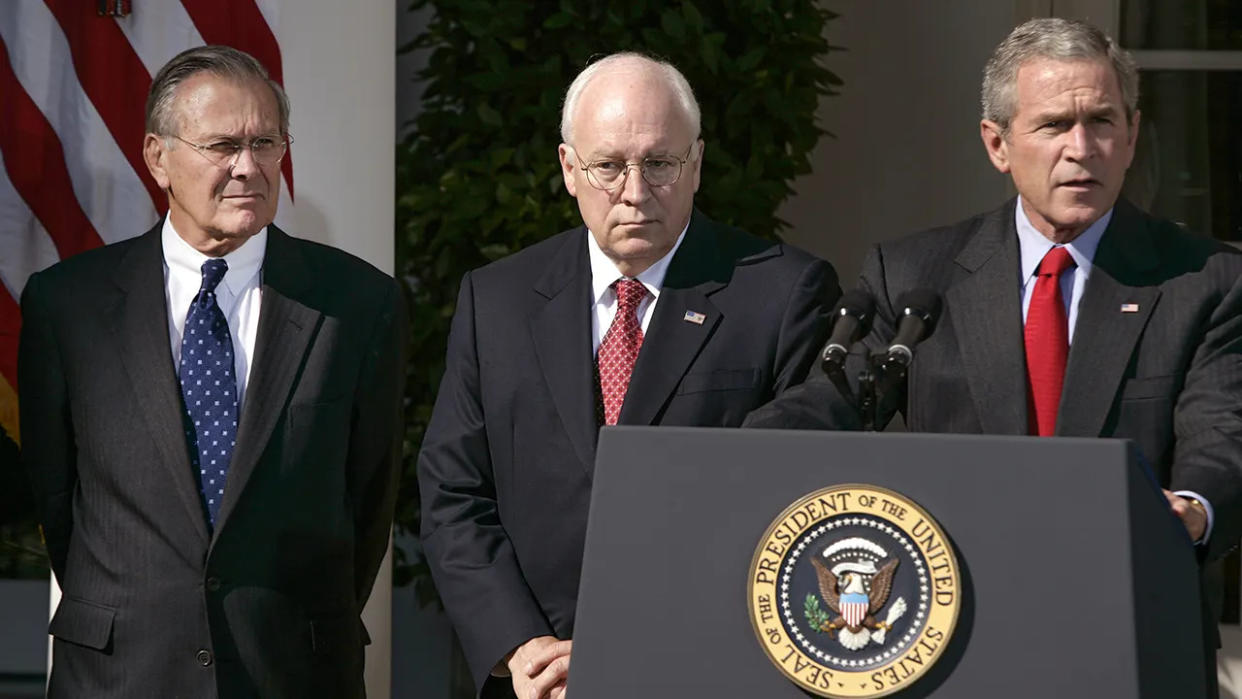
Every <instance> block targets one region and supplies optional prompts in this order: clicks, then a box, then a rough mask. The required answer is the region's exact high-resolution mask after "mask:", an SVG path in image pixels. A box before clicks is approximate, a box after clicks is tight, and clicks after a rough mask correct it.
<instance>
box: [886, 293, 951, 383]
mask: <svg viewBox="0 0 1242 699" xmlns="http://www.w3.org/2000/svg"><path fill="white" fill-rule="evenodd" d="M897 308H899V309H901V310H900V315H899V316H898V318H897V336H896V337H894V338H893V344H891V345H889V347H888V356H887V357H885V360H884V364H885V365H886V367H896V368H899V369H901V370H904V369H906V368H907V367H909V366H910V362H912V361H914V346H915V345H917V344H918V343H920V342H922V341H923V340H925V339H927V337H928V336H929V335H931V334H932V331H933V330H935V329H936V321H937V320H939V319H940V295H939V294H937V293H936V292H934V291H931V290H929V289H913V290H911V291H907V292H906V293H904V294H902V295H901V296H900V297H899V298H898V299H897Z"/></svg>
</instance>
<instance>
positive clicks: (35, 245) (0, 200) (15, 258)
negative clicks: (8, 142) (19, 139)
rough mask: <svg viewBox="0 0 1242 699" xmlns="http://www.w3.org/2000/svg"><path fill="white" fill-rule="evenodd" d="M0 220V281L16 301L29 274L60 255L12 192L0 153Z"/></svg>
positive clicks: (55, 259)
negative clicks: (1, 225) (1, 228)
mask: <svg viewBox="0 0 1242 699" xmlns="http://www.w3.org/2000/svg"><path fill="white" fill-rule="evenodd" d="M0 221H2V222H4V235H0V281H3V282H4V286H5V288H6V289H8V290H9V295H10V296H12V297H13V299H14V300H18V299H20V298H21V295H22V289H24V288H25V287H26V280H27V279H29V278H30V275H32V274H34V273H35V272H38V271H39V270H42V269H45V268H47V267H50V266H52V265H53V264H55V263H56V261H57V260H59V259H60V255H59V254H58V253H57V252H56V245H55V243H53V242H52V236H50V235H48V233H47V231H46V230H44V229H43V226H42V225H40V224H39V221H38V219H36V218H35V215H34V212H32V211H31V210H30V207H29V206H26V201H25V200H24V199H22V198H21V195H19V194H18V193H17V190H16V189H13V183H12V182H10V181H9V174H8V172H7V171H6V170H5V169H4V154H3V153H0Z"/></svg>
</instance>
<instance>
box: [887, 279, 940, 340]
mask: <svg viewBox="0 0 1242 699" xmlns="http://www.w3.org/2000/svg"><path fill="white" fill-rule="evenodd" d="M940 303H941V302H940V294H937V293H936V292H934V291H932V290H931V289H911V290H910V291H907V292H905V293H904V294H902V295H901V296H898V297H897V312H898V313H899V314H900V315H903V316H911V315H912V316H918V317H919V318H920V319H922V321H923V325H924V330H923V337H927V336H928V335H930V334H931V333H932V330H934V329H935V327H936V321H937V320H939V319H940ZM898 322H900V318H899V319H898Z"/></svg>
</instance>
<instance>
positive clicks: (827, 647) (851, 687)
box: [747, 484, 962, 697]
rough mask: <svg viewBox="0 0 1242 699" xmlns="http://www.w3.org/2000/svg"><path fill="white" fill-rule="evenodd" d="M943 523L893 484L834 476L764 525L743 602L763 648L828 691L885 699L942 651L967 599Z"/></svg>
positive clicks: (809, 684)
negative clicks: (834, 481) (838, 481)
mask: <svg viewBox="0 0 1242 699" xmlns="http://www.w3.org/2000/svg"><path fill="white" fill-rule="evenodd" d="M961 592H962V591H961V574H960V571H959V568H958V564H957V557H956V556H955V555H954V553H953V548H952V547H951V545H950V544H949V541H948V539H947V538H946V537H945V535H944V532H943V531H941V529H940V525H939V524H937V523H936V521H935V520H934V519H932V517H931V515H929V514H928V513H927V512H926V511H924V510H923V508H921V507H919V506H918V505H917V504H915V503H914V502H913V501H911V500H909V499H907V498H906V497H904V496H902V495H900V494H898V493H895V492H893V491H891V490H887V489H884V488H880V487H877V486H872V485H857V484H855V485H838V486H832V487H830V488H824V489H823V490H818V491H816V492H814V493H810V494H809V495H806V496H805V497H803V498H801V499H800V500H798V501H797V502H795V503H794V504H792V505H790V506H789V507H788V508H787V509H786V510H785V511H784V512H782V513H781V515H780V516H779V517H777V518H776V521H774V522H772V524H771V526H769V527H768V530H767V531H766V532H764V534H763V538H762V539H761V540H760V541H759V546H758V548H757V549H756V550H755V557H754V560H753V561H752V562H751V565H750V581H749V583H748V585H747V602H748V604H749V606H750V620H751V624H752V625H753V626H754V629H755V635H756V636H757V637H758V638H759V643H760V644H761V645H762V646H763V649H764V651H765V652H766V653H767V655H768V658H770V659H771V661H772V663H773V664H775V665H776V667H777V668H779V669H780V671H781V672H783V673H784V674H785V676H786V677H788V678H789V679H791V680H793V681H794V682H796V683H797V684H798V685H800V686H801V687H802V688H804V689H806V690H807V691H809V692H814V693H815V694H818V695H819V696H821V697H882V696H884V695H887V694H891V693H893V692H896V691H898V690H900V689H903V688H905V687H907V686H909V685H910V684H911V683H913V682H915V681H916V680H917V679H918V678H919V677H920V676H921V675H922V674H923V673H925V672H927V670H928V668H930V667H931V666H932V665H934V664H935V663H936V661H937V660H939V659H940V656H941V655H942V654H943V653H944V650H945V648H946V647H947V646H948V643H949V638H950V637H951V636H952V635H953V628H954V626H955V624H956V623H957V613H958V609H959V607H960V606H961Z"/></svg>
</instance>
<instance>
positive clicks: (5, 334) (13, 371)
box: [0, 285, 22, 390]
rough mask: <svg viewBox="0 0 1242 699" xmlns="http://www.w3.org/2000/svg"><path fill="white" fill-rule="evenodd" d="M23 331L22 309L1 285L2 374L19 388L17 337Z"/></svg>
mask: <svg viewBox="0 0 1242 699" xmlns="http://www.w3.org/2000/svg"><path fill="white" fill-rule="evenodd" d="M21 331H22V310H21V308H19V307H18V305H17V301H14V300H13V297H12V296H9V290H8V289H7V288H5V287H4V286H3V285H0V376H3V377H4V378H5V380H6V381H8V382H9V385H10V386H12V387H13V389H14V390H17V338H18V336H19V335H20V334H21Z"/></svg>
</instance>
